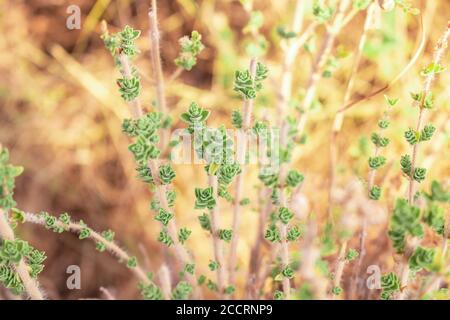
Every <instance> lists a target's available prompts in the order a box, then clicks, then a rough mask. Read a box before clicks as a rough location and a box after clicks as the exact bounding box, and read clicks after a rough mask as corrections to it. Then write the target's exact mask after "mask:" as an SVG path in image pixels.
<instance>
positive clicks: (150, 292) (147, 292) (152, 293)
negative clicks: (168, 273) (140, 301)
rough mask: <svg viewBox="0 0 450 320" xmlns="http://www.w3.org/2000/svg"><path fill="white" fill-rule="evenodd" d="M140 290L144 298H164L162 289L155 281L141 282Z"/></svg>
mask: <svg viewBox="0 0 450 320" xmlns="http://www.w3.org/2000/svg"><path fill="white" fill-rule="evenodd" d="M139 290H140V291H141V295H142V296H143V297H144V300H163V298H164V297H163V294H162V291H161V289H159V288H158V287H157V286H156V285H155V284H153V283H152V284H150V285H145V284H144V283H139Z"/></svg>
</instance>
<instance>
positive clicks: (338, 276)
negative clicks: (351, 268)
mask: <svg viewBox="0 0 450 320" xmlns="http://www.w3.org/2000/svg"><path fill="white" fill-rule="evenodd" d="M346 252H347V240H345V241H344V242H343V243H342V244H341V248H340V250H339V255H338V259H337V263H336V268H335V271H334V279H333V287H340V286H341V280H342V274H343V273H344V267H345V264H346V263H347V260H345V254H346Z"/></svg>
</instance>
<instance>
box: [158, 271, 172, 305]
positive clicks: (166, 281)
mask: <svg viewBox="0 0 450 320" xmlns="http://www.w3.org/2000/svg"><path fill="white" fill-rule="evenodd" d="M158 278H159V282H160V283H161V290H162V292H163V294H164V298H165V299H166V300H170V298H171V294H172V283H171V281H170V270H169V268H168V267H167V265H165V264H164V265H162V266H161V268H160V269H159V272H158Z"/></svg>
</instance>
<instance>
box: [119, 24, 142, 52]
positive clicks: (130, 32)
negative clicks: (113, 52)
mask: <svg viewBox="0 0 450 320" xmlns="http://www.w3.org/2000/svg"><path fill="white" fill-rule="evenodd" d="M140 35H141V31H139V30H135V29H133V28H132V27H130V26H125V28H124V29H123V30H122V31H121V32H119V39H120V48H121V49H122V51H123V53H125V54H126V55H127V56H130V57H134V56H135V55H136V54H137V53H139V50H138V49H137V48H136V46H135V44H134V42H135V41H136V39H137V38H139V36H140Z"/></svg>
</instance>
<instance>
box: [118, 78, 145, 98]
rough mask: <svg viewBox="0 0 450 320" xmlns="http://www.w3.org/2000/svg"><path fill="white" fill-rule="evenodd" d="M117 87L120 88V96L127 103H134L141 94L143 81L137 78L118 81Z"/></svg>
mask: <svg viewBox="0 0 450 320" xmlns="http://www.w3.org/2000/svg"><path fill="white" fill-rule="evenodd" d="M117 85H118V86H119V92H120V96H121V97H122V99H123V100H125V101H126V102H130V101H133V100H134V99H136V98H137V97H138V96H139V94H140V92H141V81H140V79H139V77H137V76H134V77H131V78H120V79H117Z"/></svg>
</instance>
